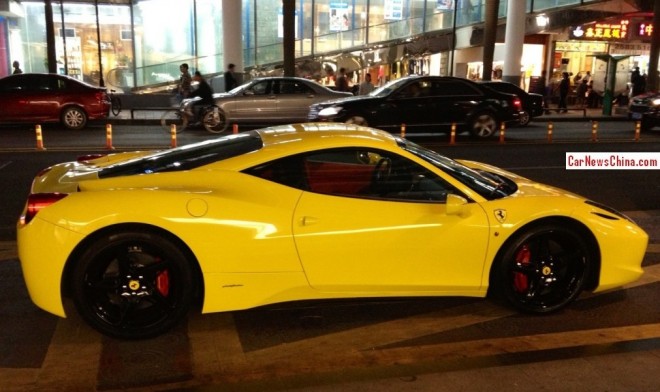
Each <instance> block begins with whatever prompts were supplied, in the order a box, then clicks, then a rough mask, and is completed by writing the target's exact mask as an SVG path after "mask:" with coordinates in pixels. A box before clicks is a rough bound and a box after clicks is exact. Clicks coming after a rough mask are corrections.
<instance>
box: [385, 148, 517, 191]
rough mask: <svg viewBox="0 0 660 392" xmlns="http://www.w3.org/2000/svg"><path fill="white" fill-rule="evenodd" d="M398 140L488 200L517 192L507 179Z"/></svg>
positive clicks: (409, 150)
mask: <svg viewBox="0 0 660 392" xmlns="http://www.w3.org/2000/svg"><path fill="white" fill-rule="evenodd" d="M397 140H399V144H400V145H401V147H402V148H403V149H404V150H406V151H408V152H410V153H412V154H415V155H416V156H418V157H420V158H421V159H423V160H425V161H427V162H429V163H430V164H432V165H433V166H435V167H437V168H438V169H440V170H442V171H443V172H445V173H447V174H449V175H450V176H452V177H453V178H455V179H456V180H458V181H460V182H461V183H462V184H464V185H467V186H468V187H469V188H470V189H472V190H473V191H475V192H477V193H478V194H479V195H481V196H483V197H484V198H486V199H488V200H494V199H499V198H502V197H505V196H508V195H510V194H512V193H513V192H515V191H516V190H517V186H516V184H515V183H514V182H513V181H511V180H509V179H507V178H504V177H501V176H498V175H496V174H494V173H490V172H485V171H481V170H479V171H477V170H474V169H470V168H469V167H467V166H465V165H462V164H460V163H458V162H456V161H455V160H453V159H450V158H447V157H446V156H444V155H440V154H438V153H437V152H435V151H433V150H429V149H427V148H425V147H422V146H420V145H418V144H415V143H413V142H410V141H407V140H406V141H403V140H402V139H397Z"/></svg>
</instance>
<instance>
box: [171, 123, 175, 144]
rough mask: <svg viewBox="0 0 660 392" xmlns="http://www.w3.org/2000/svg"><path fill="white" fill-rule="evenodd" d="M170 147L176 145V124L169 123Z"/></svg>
mask: <svg viewBox="0 0 660 392" xmlns="http://www.w3.org/2000/svg"><path fill="white" fill-rule="evenodd" d="M170 147H171V148H175V147H176V124H171V125H170Z"/></svg>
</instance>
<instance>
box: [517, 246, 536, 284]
mask: <svg viewBox="0 0 660 392" xmlns="http://www.w3.org/2000/svg"><path fill="white" fill-rule="evenodd" d="M531 258H532V252H531V251H530V250H529V246H528V245H527V244H525V245H523V246H522V247H521V248H520V250H518V253H516V264H518V265H521V266H523V267H527V266H529V264H530V260H531ZM513 287H514V288H515V289H516V291H517V292H519V293H521V294H523V293H526V292H527V289H528V288H529V281H528V278H527V275H525V274H524V273H522V272H514V273H513Z"/></svg>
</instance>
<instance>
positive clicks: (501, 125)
mask: <svg viewBox="0 0 660 392" xmlns="http://www.w3.org/2000/svg"><path fill="white" fill-rule="evenodd" d="M505 131H506V125H505V124H504V121H502V123H501V124H500V143H504V132H505Z"/></svg>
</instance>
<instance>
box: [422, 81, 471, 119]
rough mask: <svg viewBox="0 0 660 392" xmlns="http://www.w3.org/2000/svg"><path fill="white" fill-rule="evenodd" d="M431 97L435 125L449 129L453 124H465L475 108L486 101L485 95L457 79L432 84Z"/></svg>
mask: <svg viewBox="0 0 660 392" xmlns="http://www.w3.org/2000/svg"><path fill="white" fill-rule="evenodd" d="M430 96H431V97H432V98H433V99H432V101H433V106H432V109H431V110H430V112H431V113H433V115H434V123H435V124H436V125H438V126H439V127H448V126H451V124H452V123H456V124H458V125H461V124H464V123H465V122H466V121H467V119H468V117H469V116H470V115H471V114H472V113H473V112H474V110H475V108H476V107H477V106H479V104H480V103H481V102H482V101H483V100H484V96H483V93H482V92H481V91H479V90H478V89H476V88H474V87H473V86H471V85H469V84H468V83H465V82H463V81H461V80H456V79H437V80H435V81H434V82H433V83H432V88H431V92H430Z"/></svg>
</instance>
